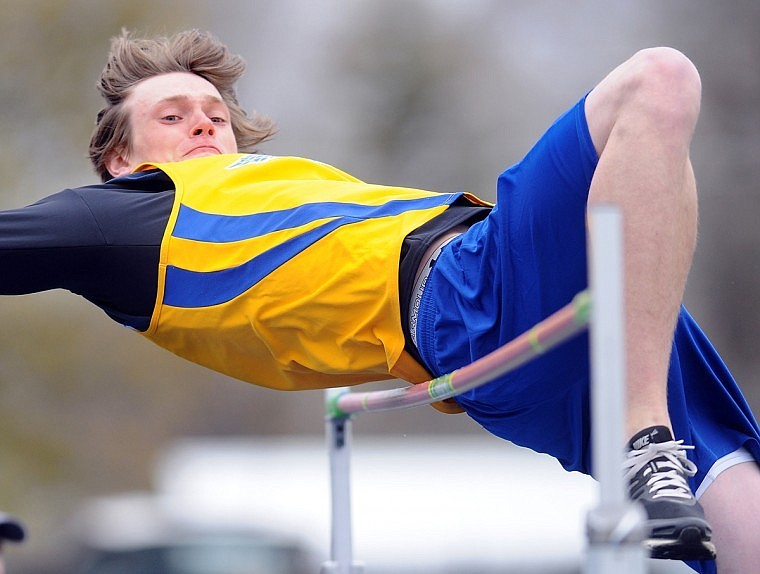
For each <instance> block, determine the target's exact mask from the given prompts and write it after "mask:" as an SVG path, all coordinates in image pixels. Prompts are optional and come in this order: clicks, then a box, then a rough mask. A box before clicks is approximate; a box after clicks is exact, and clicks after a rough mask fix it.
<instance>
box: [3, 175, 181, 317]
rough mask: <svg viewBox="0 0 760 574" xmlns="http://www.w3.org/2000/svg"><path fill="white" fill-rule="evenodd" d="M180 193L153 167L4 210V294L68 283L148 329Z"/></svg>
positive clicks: (108, 310) (75, 290)
mask: <svg viewBox="0 0 760 574" xmlns="http://www.w3.org/2000/svg"><path fill="white" fill-rule="evenodd" d="M173 200H174V187H173V184H172V182H171V180H170V179H169V178H168V177H167V176H166V175H165V174H164V173H162V172H159V171H152V172H147V173H138V174H134V175H130V176H127V177H122V178H118V179H113V180H111V181H109V182H107V183H104V184H100V185H94V186H88V187H82V188H77V189H67V190H64V191H62V192H60V193H56V194H55V195H51V196H49V197H47V198H45V199H42V200H40V201H38V202H37V203H34V204H32V205H30V206H27V207H23V208H20V209H13V210H10V211H4V212H0V294H3V295H18V294H23V293H34V292H38V291H45V290H48V289H67V290H69V291H72V292H73V293H77V294H79V295H81V296H83V297H85V298H86V299H88V300H89V301H91V302H92V303H94V304H95V305H97V306H99V307H100V308H101V309H103V310H104V311H105V312H106V313H107V314H108V315H109V316H111V317H112V318H113V319H114V320H116V321H118V322H120V323H122V324H125V325H128V326H131V327H134V328H135V329H138V330H145V329H146V328H147V326H148V323H149V321H150V316H151V314H152V311H153V307H154V305H155V299H156V288H157V282H158V260H159V254H160V246H161V238H162V237H163V233H164V229H165V227H166V222H167V220H168V217H169V213H170V212H171V207H172V203H173Z"/></svg>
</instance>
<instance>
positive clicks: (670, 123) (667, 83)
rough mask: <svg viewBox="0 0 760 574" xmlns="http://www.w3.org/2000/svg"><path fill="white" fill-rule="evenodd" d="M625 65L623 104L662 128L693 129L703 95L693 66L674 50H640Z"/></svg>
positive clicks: (697, 73)
mask: <svg viewBox="0 0 760 574" xmlns="http://www.w3.org/2000/svg"><path fill="white" fill-rule="evenodd" d="M628 64H629V66H628V67H627V70H626V73H625V81H624V83H625V89H626V91H627V92H628V97H627V98H625V101H627V102H628V103H629V104H631V105H634V106H636V107H637V109H638V110H639V111H640V112H642V113H644V114H647V115H648V116H650V117H651V119H652V120H653V121H655V122H657V124H658V125H660V126H661V127H666V128H668V129H673V128H678V127H683V128H687V129H689V130H691V129H693V127H694V124H695V123H696V121H697V117H698V115H699V107H700V99H701V92H702V85H701V80H700V77H699V72H698V71H697V69H696V67H695V66H694V64H693V63H692V62H691V61H690V60H689V59H688V58H687V57H686V56H685V55H684V54H682V53H681V52H679V51H678V50H675V49H673V48H648V49H645V50H641V51H640V52H637V53H636V54H635V55H634V56H633V57H632V58H631V59H630V60H629V62H628Z"/></svg>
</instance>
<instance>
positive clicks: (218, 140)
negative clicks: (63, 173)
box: [107, 72, 237, 177]
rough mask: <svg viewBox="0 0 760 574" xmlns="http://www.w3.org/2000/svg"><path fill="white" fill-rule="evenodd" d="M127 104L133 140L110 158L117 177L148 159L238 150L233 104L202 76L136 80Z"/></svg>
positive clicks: (180, 74) (179, 74) (165, 159)
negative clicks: (223, 97)
mask: <svg viewBox="0 0 760 574" xmlns="http://www.w3.org/2000/svg"><path fill="white" fill-rule="evenodd" d="M125 105H126V108H127V113H128V114H129V127H130V136H131V145H130V149H128V150H123V151H121V152H119V153H117V154H114V155H113V156H112V157H111V158H109V161H108V164H107V166H108V170H109V171H110V172H111V174H112V175H113V176H115V177H116V176H120V175H125V174H127V173H130V172H131V171H132V170H133V169H134V168H135V167H137V166H138V165H140V164H141V163H145V162H151V163H163V162H174V161H182V160H184V159H190V158H194V157H202V156H207V155H217V154H223V153H235V152H237V142H236V141H235V135H234V133H233V132H232V125H231V124H230V112H229V109H228V108H227V105H226V104H225V103H224V102H223V101H222V98H221V96H220V95H219V91H218V90H217V89H216V88H215V87H214V85H213V84H211V83H210V82H208V81H207V80H204V79H203V78H201V77H200V76H196V75H195V74H190V73H186V72H173V73H170V74H163V75H160V76H153V77H152V78H147V79H145V80H143V81H141V82H139V83H138V84H136V85H135V87H134V88H133V90H132V92H131V93H130V94H129V96H127V98H126V101H125Z"/></svg>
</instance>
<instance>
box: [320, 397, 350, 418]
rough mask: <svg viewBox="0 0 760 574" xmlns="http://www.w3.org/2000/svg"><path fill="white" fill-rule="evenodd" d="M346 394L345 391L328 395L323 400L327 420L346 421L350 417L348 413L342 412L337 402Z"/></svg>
mask: <svg viewBox="0 0 760 574" xmlns="http://www.w3.org/2000/svg"><path fill="white" fill-rule="evenodd" d="M346 392H347V391H343V392H340V393H336V392H333V393H328V395H327V398H326V399H325V415H326V416H327V418H328V419H330V420H335V419H347V418H349V417H350V416H351V414H350V413H345V412H343V411H342V410H341V409H340V407H339V406H338V400H340V397H342V396H343V395H344V394H345V393H346Z"/></svg>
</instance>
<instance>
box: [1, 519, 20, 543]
mask: <svg viewBox="0 0 760 574" xmlns="http://www.w3.org/2000/svg"><path fill="white" fill-rule="evenodd" d="M25 537H26V532H25V531H24V527H23V525H22V524H21V523H20V522H19V521H18V520H17V519H16V518H14V517H12V516H10V515H8V514H5V513H4V512H0V544H2V543H3V542H5V541H6V540H7V541H9V542H21V541H22V540H23V539H24V538H25Z"/></svg>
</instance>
